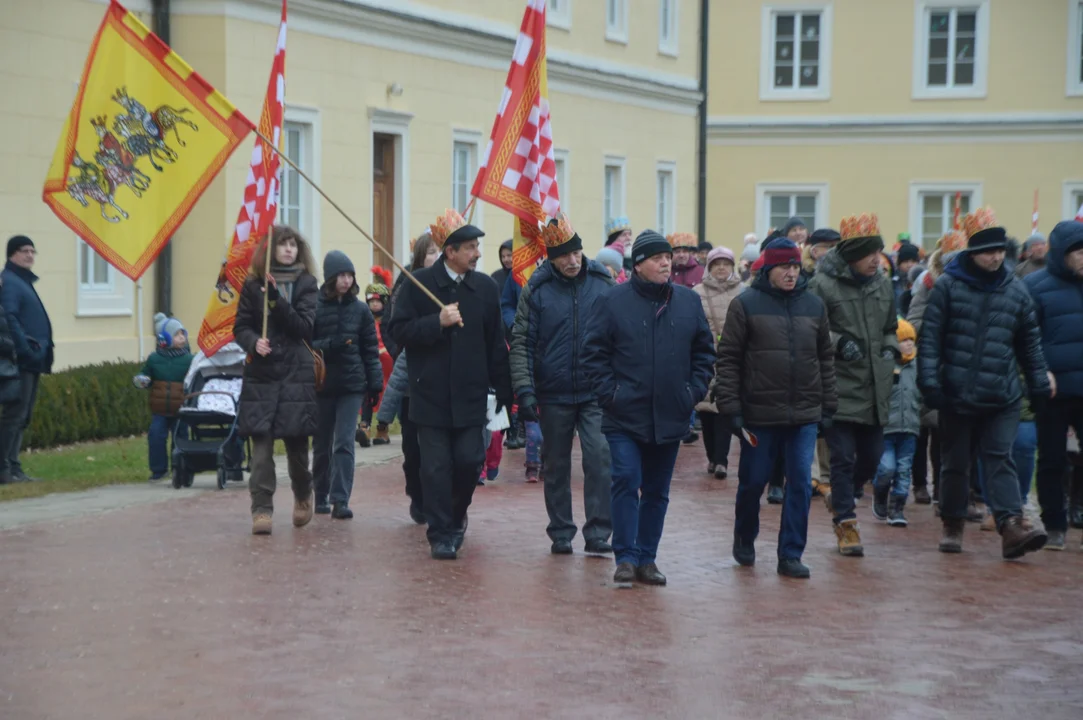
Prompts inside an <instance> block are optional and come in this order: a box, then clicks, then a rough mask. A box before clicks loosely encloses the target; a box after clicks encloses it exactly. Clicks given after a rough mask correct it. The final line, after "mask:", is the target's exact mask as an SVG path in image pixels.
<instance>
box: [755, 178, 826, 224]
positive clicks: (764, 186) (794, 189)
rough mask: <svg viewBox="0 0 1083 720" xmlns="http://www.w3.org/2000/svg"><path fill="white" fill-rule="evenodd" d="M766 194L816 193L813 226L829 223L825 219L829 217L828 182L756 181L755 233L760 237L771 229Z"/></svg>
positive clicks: (769, 208)
mask: <svg viewBox="0 0 1083 720" xmlns="http://www.w3.org/2000/svg"><path fill="white" fill-rule="evenodd" d="M768 195H816V213H815V215H816V221H815V226H816V227H817V228H821V227H827V226H828V224H829V223H828V221H827V219H828V218H829V217H831V190H830V186H829V185H828V183H826V182H819V183H781V182H762V183H756V234H757V235H758V236H759V237H760V238H764V237H767V233H768V232H769V231H770V229H771V226H770V222H771V205H770V203H768V202H767V196H768ZM814 229H815V228H812V230H814ZM810 232H811V230H810Z"/></svg>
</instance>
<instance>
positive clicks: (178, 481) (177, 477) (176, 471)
mask: <svg viewBox="0 0 1083 720" xmlns="http://www.w3.org/2000/svg"><path fill="white" fill-rule="evenodd" d="M182 487H184V471H183V470H181V469H180V468H177V467H175V468H173V488H174V489H175V490H179V489H180V488H182Z"/></svg>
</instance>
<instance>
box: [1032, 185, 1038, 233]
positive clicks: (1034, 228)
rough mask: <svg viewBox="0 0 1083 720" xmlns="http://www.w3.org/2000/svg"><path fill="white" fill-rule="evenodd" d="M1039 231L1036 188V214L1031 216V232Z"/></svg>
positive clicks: (1035, 191)
mask: <svg viewBox="0 0 1083 720" xmlns="http://www.w3.org/2000/svg"><path fill="white" fill-rule="evenodd" d="M1036 232H1038V190H1037V189H1035V190H1034V214H1033V215H1031V216H1030V234H1031V235H1033V234H1034V233H1036Z"/></svg>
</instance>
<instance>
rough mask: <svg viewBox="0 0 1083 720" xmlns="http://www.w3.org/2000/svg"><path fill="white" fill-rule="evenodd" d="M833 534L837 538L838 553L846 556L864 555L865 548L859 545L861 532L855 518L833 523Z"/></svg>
mask: <svg viewBox="0 0 1083 720" xmlns="http://www.w3.org/2000/svg"><path fill="white" fill-rule="evenodd" d="M835 536H836V537H838V539H839V554H840V555H845V556H846V557H864V556H865V548H864V547H863V546H862V545H861V532H860V530H859V529H858V526H857V520H853V519H850V520H843V521H842V522H840V523H838V524H836V525H835Z"/></svg>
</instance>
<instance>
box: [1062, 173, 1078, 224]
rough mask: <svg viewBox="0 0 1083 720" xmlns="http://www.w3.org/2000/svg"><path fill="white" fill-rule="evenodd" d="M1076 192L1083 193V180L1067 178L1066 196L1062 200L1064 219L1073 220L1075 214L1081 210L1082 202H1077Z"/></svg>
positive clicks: (1065, 185)
mask: <svg viewBox="0 0 1083 720" xmlns="http://www.w3.org/2000/svg"><path fill="white" fill-rule="evenodd" d="M1076 193H1079V194H1081V195H1083V180H1065V181H1064V197H1063V200H1062V202H1061V219H1062V220H1073V219H1074V218H1075V214H1076V213H1077V212H1079V205H1080V203H1077V202H1076V201H1075V197H1074V195H1075V194H1076Z"/></svg>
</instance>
